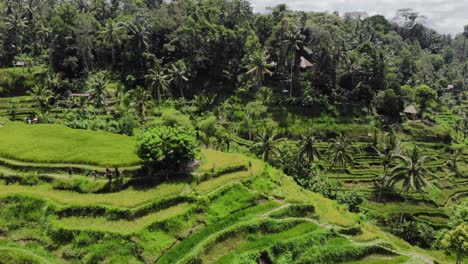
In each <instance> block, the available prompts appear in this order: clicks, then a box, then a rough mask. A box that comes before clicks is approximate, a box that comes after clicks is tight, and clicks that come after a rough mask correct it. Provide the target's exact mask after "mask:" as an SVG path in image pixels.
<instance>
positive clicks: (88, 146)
mask: <svg viewBox="0 0 468 264" xmlns="http://www.w3.org/2000/svg"><path fill="white" fill-rule="evenodd" d="M134 150H135V140H134V138H132V137H127V136H121V135H116V134H110V133H106V132H99V131H87V130H76V129H71V128H68V127H66V126H62V125H42V124H41V125H27V124H25V123H22V122H4V126H3V127H1V128H0V156H2V157H6V158H11V159H17V160H21V161H29V162H39V163H40V162H49V163H71V164H93V165H99V166H107V165H108V166H131V165H135V164H139V163H140V159H139V158H138V157H137V156H136V154H135V152H134Z"/></svg>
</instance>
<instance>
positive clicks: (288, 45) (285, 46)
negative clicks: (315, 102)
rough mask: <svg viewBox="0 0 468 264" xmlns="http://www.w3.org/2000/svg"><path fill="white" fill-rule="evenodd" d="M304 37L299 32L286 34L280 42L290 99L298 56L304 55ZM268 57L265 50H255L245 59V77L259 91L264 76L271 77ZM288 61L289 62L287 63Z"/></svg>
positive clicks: (270, 65)
mask: <svg viewBox="0 0 468 264" xmlns="http://www.w3.org/2000/svg"><path fill="white" fill-rule="evenodd" d="M304 41H305V36H304V35H303V34H302V31H301V30H297V31H290V32H287V33H286V34H285V36H284V38H283V41H282V42H281V46H282V48H281V51H282V57H284V60H283V61H284V66H285V67H289V69H288V71H289V74H290V79H289V96H291V97H292V95H293V94H292V92H293V77H294V76H293V75H294V67H296V66H297V61H298V55H299V54H301V53H306V47H305V46H304ZM269 59H270V56H269V55H268V52H266V51H265V50H257V51H255V52H253V53H252V54H250V55H249V56H248V58H247V65H246V68H247V75H250V76H252V77H253V78H254V79H255V81H256V85H257V88H258V89H260V88H261V87H262V84H263V82H264V80H265V75H272V74H273V72H272V71H271V70H270V68H272V67H273V66H274V64H272V63H271V62H270V61H269ZM288 61H289V62H288Z"/></svg>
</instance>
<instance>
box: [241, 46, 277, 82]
mask: <svg viewBox="0 0 468 264" xmlns="http://www.w3.org/2000/svg"><path fill="white" fill-rule="evenodd" d="M269 58H270V57H269V56H268V55H267V53H266V52H265V51H256V52H254V53H253V54H252V55H250V56H249V58H248V65H247V67H246V68H247V74H248V75H252V76H254V78H255V80H256V82H257V88H258V89H260V88H261V87H262V84H263V81H264V80H265V74H268V75H272V74H273V73H272V72H271V71H270V70H269V68H271V64H270V63H269V62H268V59H269Z"/></svg>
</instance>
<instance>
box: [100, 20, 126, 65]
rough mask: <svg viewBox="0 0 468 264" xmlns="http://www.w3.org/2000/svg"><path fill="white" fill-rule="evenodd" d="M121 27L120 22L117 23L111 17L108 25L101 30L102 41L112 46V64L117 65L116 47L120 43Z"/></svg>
mask: <svg viewBox="0 0 468 264" xmlns="http://www.w3.org/2000/svg"><path fill="white" fill-rule="evenodd" d="M120 29H121V27H120V26H119V24H117V23H115V22H114V21H113V20H112V18H109V19H108V20H107V22H106V25H105V26H104V27H103V28H102V30H101V31H100V37H101V40H102V42H103V43H104V44H105V45H107V46H109V47H111V52H112V65H115V47H116V46H117V45H120V34H121V33H120Z"/></svg>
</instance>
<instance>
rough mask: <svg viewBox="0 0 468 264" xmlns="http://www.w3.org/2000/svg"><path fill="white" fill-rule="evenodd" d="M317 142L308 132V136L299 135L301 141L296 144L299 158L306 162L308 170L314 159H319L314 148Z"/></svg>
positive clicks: (317, 152) (318, 154) (318, 153)
mask: <svg viewBox="0 0 468 264" xmlns="http://www.w3.org/2000/svg"><path fill="white" fill-rule="evenodd" d="M317 141H318V140H317V139H316V138H315V137H314V136H313V135H312V133H310V132H309V133H308V134H305V135H301V139H300V140H299V142H298V144H299V157H300V158H301V159H303V160H305V161H306V162H307V166H308V167H309V168H310V167H311V165H312V163H313V162H314V161H315V160H316V159H319V158H320V152H319V151H318V149H317V146H316V143H317Z"/></svg>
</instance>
